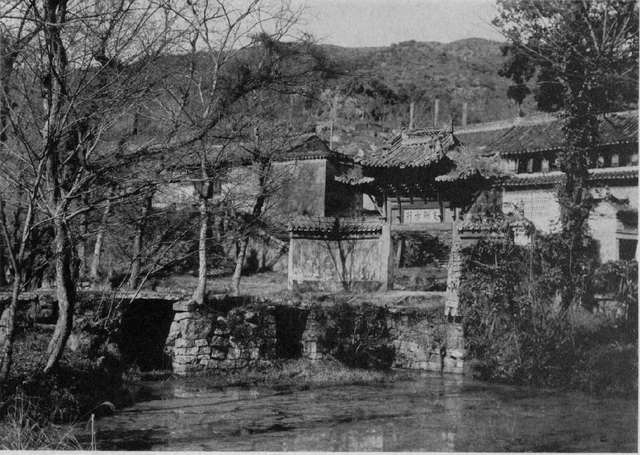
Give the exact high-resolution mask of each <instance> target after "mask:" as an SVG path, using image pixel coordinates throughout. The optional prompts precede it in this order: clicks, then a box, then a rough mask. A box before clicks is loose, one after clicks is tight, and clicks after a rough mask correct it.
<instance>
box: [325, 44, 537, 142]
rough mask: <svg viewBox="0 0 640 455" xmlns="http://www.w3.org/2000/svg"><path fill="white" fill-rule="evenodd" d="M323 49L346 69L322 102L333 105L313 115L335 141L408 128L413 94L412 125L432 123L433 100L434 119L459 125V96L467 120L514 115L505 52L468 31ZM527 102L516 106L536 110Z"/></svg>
mask: <svg viewBox="0 0 640 455" xmlns="http://www.w3.org/2000/svg"><path fill="white" fill-rule="evenodd" d="M323 48H324V50H325V52H326V54H327V55H328V56H329V57H330V58H331V59H333V60H335V61H338V62H339V63H340V64H341V65H342V67H343V68H344V69H345V70H346V75H345V76H343V77H341V78H340V80H339V81H338V82H336V83H335V85H334V86H333V88H332V89H331V90H329V91H328V92H326V93H325V98H326V100H325V104H327V103H329V104H331V103H332V101H333V103H334V104H333V105H334V106H335V109H334V112H332V113H329V112H324V113H323V112H320V113H319V116H320V117H321V118H325V119H327V120H326V122H325V123H327V124H332V125H333V131H334V136H336V137H335V139H336V142H337V143H342V145H344V146H346V142H348V141H347V139H349V140H351V139H353V138H355V136H363V135H364V136H367V133H368V134H369V135H370V136H371V141H368V142H373V143H379V142H381V141H382V140H383V139H384V138H385V137H387V136H388V135H389V134H390V133H391V130H393V129H398V128H400V127H407V126H408V125H409V110H410V108H409V106H410V104H411V102H412V101H413V102H414V127H416V128H420V127H428V126H432V125H433V120H434V105H435V100H436V99H438V100H439V109H438V121H437V123H438V126H440V125H442V124H449V123H450V122H451V121H452V120H453V123H454V125H457V126H459V125H461V122H462V110H463V104H464V103H466V104H467V124H474V123H483V122H489V121H495V120H503V119H509V118H513V117H515V116H516V115H518V107H517V106H516V105H515V103H514V102H513V101H510V100H508V99H507V95H506V93H507V88H508V86H509V81H508V80H507V79H505V78H502V77H500V76H498V74H497V72H498V70H499V68H500V67H501V66H502V63H503V62H504V60H505V57H504V56H503V55H502V52H501V50H500V43H498V42H496V41H489V40H485V39H479V38H471V39H465V40H460V41H455V42H453V43H447V44H443V43H437V42H416V41H406V42H402V43H399V44H392V45H391V46H388V47H365V48H345V47H339V46H332V45H325V46H323ZM331 97H333V100H331V99H330V98H331ZM528 103H529V104H525V106H523V110H524V111H525V112H532V111H535V108H534V107H533V105H532V102H531V101H528ZM342 137H344V139H342ZM358 139H359V140H358V141H356V142H361V141H362V140H363V138H361V137H360V138H358ZM364 142H365V143H366V142H367V140H366V138H365V139H364ZM353 146H354V147H356V148H357V146H356V145H355V144H354V145H353ZM338 148H339V147H338ZM347 148H349V147H347ZM345 151H347V152H348V153H353V152H354V151H355V150H345Z"/></svg>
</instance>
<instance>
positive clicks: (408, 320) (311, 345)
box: [302, 308, 466, 374]
mask: <svg viewBox="0 0 640 455" xmlns="http://www.w3.org/2000/svg"><path fill="white" fill-rule="evenodd" d="M321 319H323V318H322V316H321V315H318V313H317V312H311V313H310V315H309V318H308V320H307V325H306V328H305V331H304V333H303V336H302V343H303V356H304V357H305V358H308V359H310V360H320V359H322V358H324V357H326V356H327V355H328V353H327V352H326V350H325V348H324V346H323V345H322V336H323V335H324V333H323V324H322V323H321V322H320V320H321ZM386 323H387V327H388V329H389V340H388V342H389V345H390V346H392V347H393V351H394V358H393V363H392V366H393V367H394V368H405V369H411V370H424V371H442V372H445V373H456V374H462V373H463V370H464V360H465V357H466V351H465V349H464V339H463V336H462V324H457V323H451V322H448V321H447V320H446V319H445V318H443V317H442V308H437V309H436V310H435V311H433V310H432V311H424V310H420V309H415V308H393V309H390V310H389V317H388V319H387V321H386Z"/></svg>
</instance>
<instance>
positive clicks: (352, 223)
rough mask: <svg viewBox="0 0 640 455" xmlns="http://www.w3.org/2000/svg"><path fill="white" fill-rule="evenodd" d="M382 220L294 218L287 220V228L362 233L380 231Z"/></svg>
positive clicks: (297, 230) (305, 231)
mask: <svg viewBox="0 0 640 455" xmlns="http://www.w3.org/2000/svg"><path fill="white" fill-rule="evenodd" d="M382 225H383V223H382V221H371V220H366V221H365V220H361V219H348V218H325V217H317V218H296V219H293V220H291V221H290V222H289V225H288V226H287V230H288V231H289V232H294V233H297V234H301V233H307V234H314V233H315V234H320V233H323V234H330V233H340V234H342V235H344V234H363V233H376V232H381V231H382Z"/></svg>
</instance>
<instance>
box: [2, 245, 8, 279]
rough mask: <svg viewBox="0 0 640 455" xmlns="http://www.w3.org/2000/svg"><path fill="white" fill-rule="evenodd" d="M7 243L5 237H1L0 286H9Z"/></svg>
mask: <svg viewBox="0 0 640 455" xmlns="http://www.w3.org/2000/svg"><path fill="white" fill-rule="evenodd" d="M5 243H6V242H5V241H4V240H3V237H1V236H0V286H6V285H7V284H8V283H7V275H6V272H5V271H6V269H7V256H6V254H5V248H6V247H7V246H6V245H5Z"/></svg>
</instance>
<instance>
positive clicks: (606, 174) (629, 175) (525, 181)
mask: <svg viewBox="0 0 640 455" xmlns="http://www.w3.org/2000/svg"><path fill="white" fill-rule="evenodd" d="M589 174H590V175H591V180H594V181H608V180H636V182H635V184H636V185H637V184H638V183H637V180H638V166H625V167H609V168H598V169H590V170H589ZM563 177H564V172H560V171H553V172H546V173H542V172H536V173H532V174H514V175H512V176H510V178H509V179H508V180H507V182H505V186H506V187H514V186H545V185H552V184H555V183H558V182H559V181H560V180H562V178H563Z"/></svg>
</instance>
